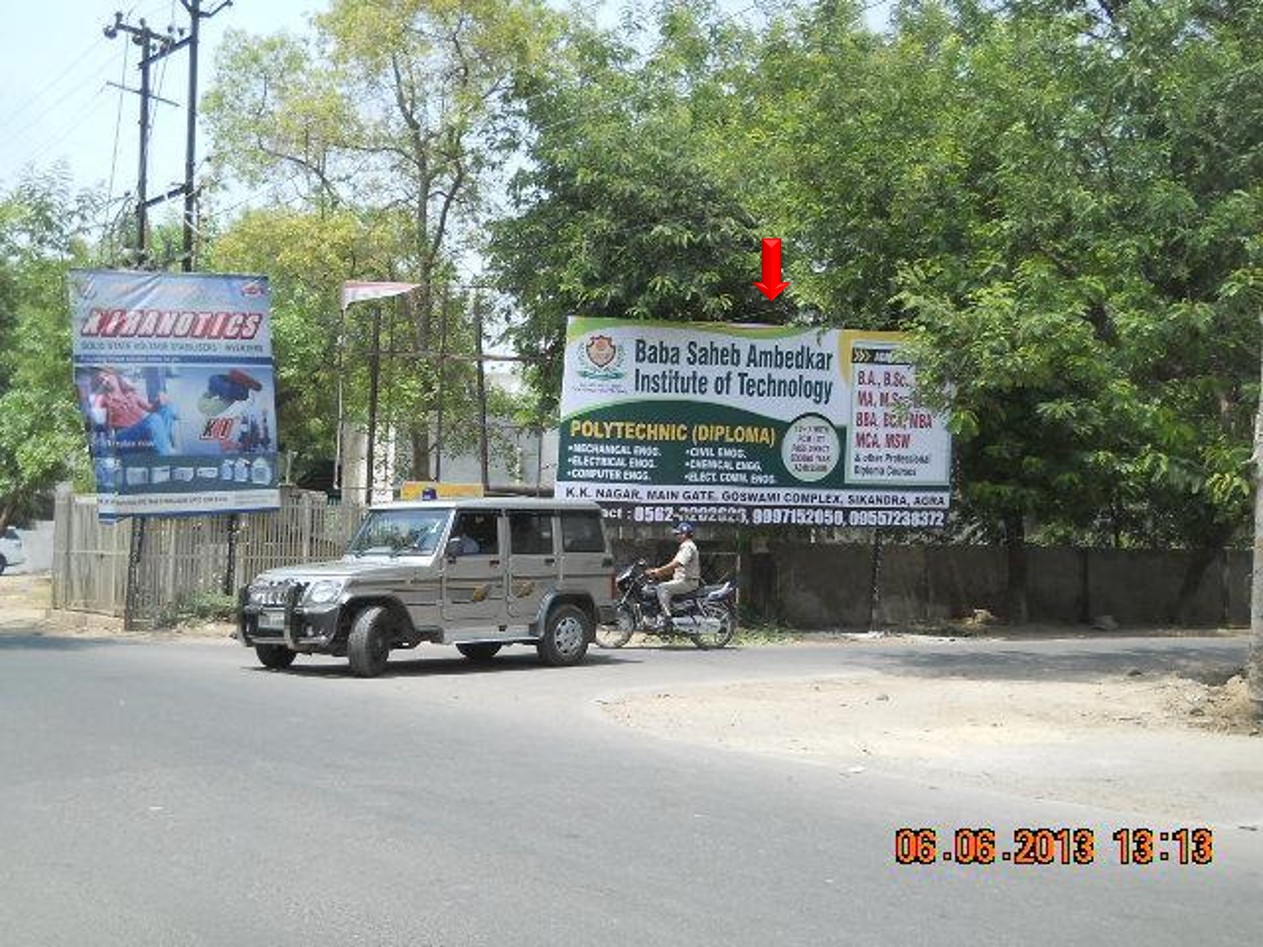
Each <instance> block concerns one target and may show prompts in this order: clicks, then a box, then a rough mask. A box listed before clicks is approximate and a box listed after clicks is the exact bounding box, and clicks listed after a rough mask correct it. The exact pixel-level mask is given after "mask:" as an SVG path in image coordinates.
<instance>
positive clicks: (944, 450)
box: [556, 318, 951, 528]
mask: <svg viewBox="0 0 1263 947" xmlns="http://www.w3.org/2000/svg"><path fill="white" fill-rule="evenodd" d="M902 338H903V337H902V336H901V335H899V334H898V333H890V332H864V331H857V330H846V329H810V328H807V329H804V328H801V327H784V326H754V325H728V324H719V323H679V322H640V321H629V320H611V319H586V318H571V319H570V321H569V325H568V327H567V336H566V354H565V374H564V380H563V383H562V396H561V427H560V432H559V435H560V436H559V442H560V443H559V451H558V471H557V485H556V495H557V496H558V497H565V498H575V499H589V500H596V501H597V502H598V503H600V504H602V506H604V507H605V509H606V512H607V514H608V515H609V516H611V517H613V518H615V519H621V520H626V521H633V522H668V521H671V520H676V519H691V520H696V521H699V522H721V523H742V524H750V525H803V526H844V527H849V526H890V527H899V526H903V527H913V528H927V527H940V526H944V525H946V517H947V509H948V504H949V494H950V486H951V478H950V470H951V437H950V435H949V434H948V431H947V426H946V418H945V417H944V416H943V415H941V414H939V413H937V412H934V411H931V410H930V409H929V408H927V407H925V406H924V405H922V404H920V403H919V402H918V400H917V398H916V394H915V388H916V370H915V368H914V367H913V366H912V365H910V364H908V363H907V360H906V359H905V358H904V357H903V356H902V355H901V353H900V343H901V341H902Z"/></svg>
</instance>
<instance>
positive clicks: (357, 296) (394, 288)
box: [342, 280, 421, 312]
mask: <svg viewBox="0 0 1263 947" xmlns="http://www.w3.org/2000/svg"><path fill="white" fill-rule="evenodd" d="M420 285H421V284H420V283H366V282H363V281H361V280H347V281H346V282H345V283H343V284H342V310H343V311H344V312H345V311H346V307H347V306H349V305H351V303H357V302H361V301H362V300H365V299H385V298H386V297H387V296H402V295H403V294H404V293H406V292H408V291H410V290H413V289H416V288H417V287H418V286H420Z"/></svg>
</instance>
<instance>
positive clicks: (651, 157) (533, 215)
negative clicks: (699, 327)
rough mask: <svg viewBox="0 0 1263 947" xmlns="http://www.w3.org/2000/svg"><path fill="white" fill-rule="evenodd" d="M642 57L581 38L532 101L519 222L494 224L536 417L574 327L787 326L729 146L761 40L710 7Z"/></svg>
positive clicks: (497, 264)
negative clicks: (762, 287) (737, 81)
mask: <svg viewBox="0 0 1263 947" xmlns="http://www.w3.org/2000/svg"><path fill="white" fill-rule="evenodd" d="M657 30H658V32H657V35H656V37H655V39H654V41H653V42H652V43H651V44H650V48H649V49H648V51H647V52H646V53H644V54H643V55H642V54H641V53H638V52H637V51H636V49H635V48H634V47H632V46H630V45H627V44H625V43H623V42H621V41H620V40H619V39H618V38H616V37H615V36H612V35H610V34H607V33H604V32H602V31H600V30H597V29H594V28H591V27H589V28H587V29H584V30H582V31H579V30H576V31H575V33H574V34H573V38H572V42H571V44H570V45H569V47H568V48H567V52H568V57H567V59H566V61H565V62H564V68H562V69H559V70H558V72H557V73H556V74H555V75H554V76H553V77H551V82H550V84H549V85H548V86H547V87H546V88H541V89H540V90H539V91H538V92H537V93H536V94H535V95H533V96H532V97H531V98H530V99H529V100H528V102H527V106H526V118H527V122H528V127H529V133H528V141H527V145H526V152H527V159H528V164H527V166H526V167H525V168H524V169H523V170H521V171H520V172H519V173H518V174H517V175H516V176H515V179H514V181H513V184H512V188H511V197H512V201H513V211H514V213H513V214H511V215H509V216H506V217H504V218H502V219H501V220H500V221H499V222H497V223H496V224H495V225H494V226H493V228H492V240H491V245H490V255H491V260H492V266H493V269H494V270H495V272H496V274H497V280H498V284H499V286H500V287H501V288H502V289H503V290H504V291H505V292H507V293H509V294H510V295H511V296H512V298H513V299H514V300H515V301H516V303H517V305H518V306H519V307H520V308H521V310H522V318H521V320H520V321H519V322H517V323H516V324H515V325H514V326H513V327H512V328H511V329H510V330H509V333H508V335H509V338H510V339H511V340H512V341H513V343H514V345H515V346H516V348H517V350H518V351H519V352H520V353H521V354H523V355H526V356H528V357H529V358H531V359H532V360H533V362H532V365H533V367H532V369H531V372H530V378H531V381H532V384H533V387H534V390H535V392H536V394H537V396H538V397H539V399H540V403H539V407H538V410H539V412H540V416H541V417H551V415H552V414H553V412H554V411H555V409H556V404H557V398H558V395H559V392H560V389H561V370H562V355H563V352H564V347H565V331H566V319H567V317H569V316H572V315H584V316H589V317H610V318H627V319H658V320H677V321H707V320H723V321H729V322H751V321H759V322H783V321H786V320H787V319H789V318H791V317H793V315H794V314H795V313H796V306H795V305H794V303H793V302H792V298H791V297H782V298H781V299H780V300H778V301H777V302H776V303H774V304H769V303H768V301H767V300H766V299H764V298H763V297H762V296H761V295H759V293H758V291H757V290H756V289H754V287H753V285H752V284H753V282H754V280H755V279H756V278H757V275H758V272H759V247H760V237H761V236H766V235H767V234H766V233H765V232H763V231H762V230H761V228H760V226H759V224H758V221H757V220H756V218H755V216H754V215H753V214H752V213H751V211H750V210H749V208H748V206H747V202H746V200H745V199H744V195H743V194H742V191H741V188H740V187H739V186H738V184H737V183H736V179H737V178H738V177H739V170H738V169H737V168H735V167H734V166H733V165H732V164H731V163H729V161H728V158H729V155H728V152H727V150H726V147H725V146H724V145H723V144H722V143H723V142H724V139H725V137H726V136H727V134H728V133H729V132H730V131H731V130H732V129H733V128H735V127H737V126H736V125H735V119H736V118H737V114H736V106H735V103H734V102H733V101H732V97H731V96H730V95H729V94H728V93H727V92H726V91H725V89H726V88H727V87H728V86H729V84H730V82H731V80H732V79H733V78H734V76H735V75H736V74H738V73H739V72H740V71H741V70H742V69H743V68H744V67H745V64H746V60H747V59H748V55H749V50H750V49H751V48H752V46H751V37H750V35H749V34H748V33H747V32H745V31H744V30H742V29H740V28H738V27H736V26H734V25H733V24H731V23H728V22H726V21H725V20H724V19H723V18H722V17H720V16H718V15H717V14H716V12H715V10H714V8H713V7H711V6H710V5H709V4H705V3H698V4H673V5H669V6H665V7H663V8H662V10H661V12H660V17H659V20H658V22H657Z"/></svg>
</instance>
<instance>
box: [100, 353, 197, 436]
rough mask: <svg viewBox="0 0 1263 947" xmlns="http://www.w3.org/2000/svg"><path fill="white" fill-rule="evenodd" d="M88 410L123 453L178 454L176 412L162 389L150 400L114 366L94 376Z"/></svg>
mask: <svg viewBox="0 0 1263 947" xmlns="http://www.w3.org/2000/svg"><path fill="white" fill-rule="evenodd" d="M88 411H89V416H90V417H91V419H92V422H93V424H94V425H97V426H98V427H100V428H103V429H105V431H106V432H107V433H108V434H109V435H110V436H111V438H112V440H113V442H114V445H115V447H116V448H117V449H118V450H120V451H135V450H149V451H152V452H154V453H155V454H161V455H170V454H174V453H175V452H176V450H175V422H176V413H175V409H174V408H173V407H172V406H171V404H170V403H169V401H168V399H167V396H166V393H165V392H164V391H162V390H161V389H159V390H158V391H157V393H156V394H155V395H153V396H152V397H146V396H145V395H143V394H141V392H140V390H139V389H138V388H137V386H136V383H135V382H134V381H133V380H132V379H130V378H128V377H127V376H126V375H124V374H123V373H122V372H120V371H119V370H118V369H116V368H113V367H112V366H104V367H102V368H99V369H97V370H96V372H95V373H94V374H93V376H92V383H91V387H90V396H89V402H88Z"/></svg>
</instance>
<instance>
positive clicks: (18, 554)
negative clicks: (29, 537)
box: [0, 526, 26, 575]
mask: <svg viewBox="0 0 1263 947" xmlns="http://www.w3.org/2000/svg"><path fill="white" fill-rule="evenodd" d="M24 562H26V553H24V552H23V551H22V537H21V536H19V535H18V531H17V530H16V529H14V528H13V527H12V526H6V527H5V530H4V532H3V533H0V575H3V574H4V570H5V569H7V568H8V567H9V566H20V565H21V564H22V563H24Z"/></svg>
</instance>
